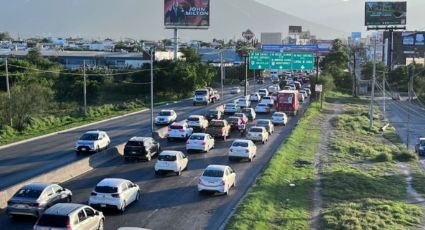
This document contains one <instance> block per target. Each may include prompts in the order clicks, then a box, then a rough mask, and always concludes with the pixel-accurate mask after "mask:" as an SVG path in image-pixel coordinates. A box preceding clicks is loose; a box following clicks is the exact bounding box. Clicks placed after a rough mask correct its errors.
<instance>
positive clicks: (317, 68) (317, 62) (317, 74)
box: [315, 55, 320, 82]
mask: <svg viewBox="0 0 425 230" xmlns="http://www.w3.org/2000/svg"><path fill="white" fill-rule="evenodd" d="M319 58H320V57H319V56H317V55H316V57H315V59H316V82H319Z"/></svg>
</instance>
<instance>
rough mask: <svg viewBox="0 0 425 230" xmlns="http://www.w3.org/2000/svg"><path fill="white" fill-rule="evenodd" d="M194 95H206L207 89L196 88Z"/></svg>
mask: <svg viewBox="0 0 425 230" xmlns="http://www.w3.org/2000/svg"><path fill="white" fill-rule="evenodd" d="M195 95H197V96H204V95H207V91H206V90H197V91H195Z"/></svg>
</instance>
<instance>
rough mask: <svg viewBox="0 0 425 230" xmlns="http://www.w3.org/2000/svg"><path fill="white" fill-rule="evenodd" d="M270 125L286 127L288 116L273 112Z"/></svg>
mask: <svg viewBox="0 0 425 230" xmlns="http://www.w3.org/2000/svg"><path fill="white" fill-rule="evenodd" d="M272 123H273V124H274V125H286V124H287V123H288V116H286V113H283V112H275V113H273V115H272Z"/></svg>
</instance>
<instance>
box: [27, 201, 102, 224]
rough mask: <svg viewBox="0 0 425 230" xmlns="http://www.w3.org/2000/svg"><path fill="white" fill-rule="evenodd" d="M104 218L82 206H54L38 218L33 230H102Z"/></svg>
mask: <svg viewBox="0 0 425 230" xmlns="http://www.w3.org/2000/svg"><path fill="white" fill-rule="evenodd" d="M104 221H105V216H104V215H103V213H102V212H99V211H96V210H95V209H93V208H92V207H90V206H87V205H84V204H73V203H62V204H56V205H54V206H52V207H50V208H49V209H47V210H46V212H45V213H44V214H43V215H41V216H40V218H39V219H38V221H37V223H36V224H35V225H34V230H52V229H55V230H62V229H63V230H103V228H104Z"/></svg>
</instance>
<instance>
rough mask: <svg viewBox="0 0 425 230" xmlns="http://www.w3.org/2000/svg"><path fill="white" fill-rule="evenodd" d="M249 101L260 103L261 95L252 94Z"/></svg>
mask: <svg viewBox="0 0 425 230" xmlns="http://www.w3.org/2000/svg"><path fill="white" fill-rule="evenodd" d="M249 99H250V100H251V101H254V102H258V101H260V100H261V95H260V94H259V93H252V94H251V95H250V96H249Z"/></svg>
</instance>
